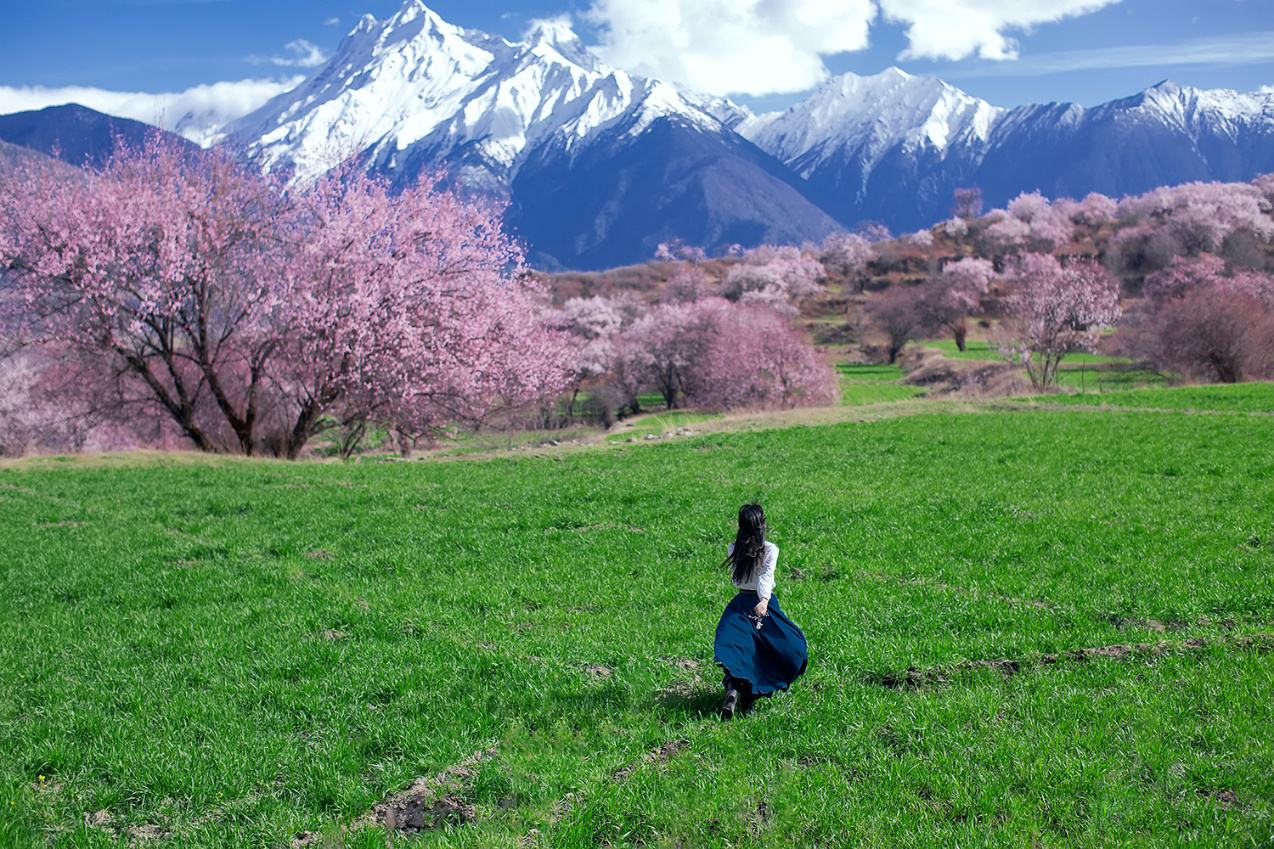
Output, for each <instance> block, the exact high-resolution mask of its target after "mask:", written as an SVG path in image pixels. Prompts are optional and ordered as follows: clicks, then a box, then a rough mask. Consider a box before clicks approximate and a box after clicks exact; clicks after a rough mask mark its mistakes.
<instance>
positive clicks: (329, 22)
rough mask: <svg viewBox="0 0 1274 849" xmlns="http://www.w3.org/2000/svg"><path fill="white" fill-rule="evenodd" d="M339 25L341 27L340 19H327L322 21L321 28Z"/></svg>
mask: <svg viewBox="0 0 1274 849" xmlns="http://www.w3.org/2000/svg"><path fill="white" fill-rule="evenodd" d="M340 25H341V19H340V18H335V17H333V18H328V19H327V20H326V21H323V26H325V27H338V26H340Z"/></svg>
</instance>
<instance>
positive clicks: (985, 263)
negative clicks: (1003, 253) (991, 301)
mask: <svg viewBox="0 0 1274 849" xmlns="http://www.w3.org/2000/svg"><path fill="white" fill-rule="evenodd" d="M994 278H995V266H994V265H992V263H991V261H990V260H988V259H981V258H979V257H965V258H964V259H958V260H956V261H955V262H948V263H947V264H946V265H945V266H943V268H942V274H941V275H940V276H938V277H937V278H935V279H934V280H933V281H931V282H930V283H929V284H928V285H927V286H926V287H925V290H924V292H923V293H922V295H921V298H920V309H921V312H922V314H923V318H924V322H925V324H926V325H928V326H930V327H933V328H937V329H942V330H946V331H948V332H950V333H951V336H952V338H953V339H954V340H955V343H956V347H957V348H958V349H959V350H961V351H963V350H965V340H966V339H967V337H968V335H969V322H968V320H969V316H972V315H977V314H978V313H979V312H981V311H982V296H983V295H985V294H986V293H987V291H988V289H989V288H990V286H991V281H992V280H993V279H994Z"/></svg>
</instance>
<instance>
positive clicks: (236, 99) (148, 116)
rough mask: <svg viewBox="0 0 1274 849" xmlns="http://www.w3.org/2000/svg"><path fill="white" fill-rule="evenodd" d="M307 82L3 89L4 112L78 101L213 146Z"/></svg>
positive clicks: (296, 79) (0, 97) (0, 95)
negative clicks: (167, 88)
mask: <svg viewBox="0 0 1274 849" xmlns="http://www.w3.org/2000/svg"><path fill="white" fill-rule="evenodd" d="M302 79H304V78H303V77H294V78H292V79H290V80H283V81H275V80H240V81H238V82H220V83H212V84H211V85H198V86H195V87H194V88H189V89H186V90H185V91H180V92H172V93H166V94H150V93H146V92H127V91H108V90H106V89H100V88H90V87H87V86H68V87H65V88H44V87H40V86H34V87H14V86H0V114H8V113H10V112H25V111H28V110H33V109H43V108H45V107H46V106H60V105H62V104H65V103H78V104H80V105H81V106H87V107H88V108H90V109H95V110H97V111H98V112H105V113H106V114H107V115H115V116H117V117H120V118H132V119H133V120H134V121H142V122H145V123H147V124H154V125H155V126H159V127H163V128H164V129H167V130H173V131H175V132H178V133H181V134H182V135H183V136H185V137H186V138H188V139H190V140H191V141H194V142H197V143H199V144H208V143H209V142H210V141H212V139H213V138H214V137H215V135H216V131H217V130H219V129H220V128H221V127H222V126H224V125H225V124H227V123H229V122H230V121H233V120H234V119H236V118H240V117H242V116H244V115H247V114H248V113H249V112H252V111H253V110H255V109H256V108H258V107H259V106H261V105H263V104H264V103H265V102H266V101H267V100H269V99H270V98H272V97H274V96H275V95H278V94H282V93H283V92H285V91H288V90H290V89H293V88H295V87H296V86H297V85H298V84H299V83H300V82H301V80H302Z"/></svg>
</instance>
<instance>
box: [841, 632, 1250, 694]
mask: <svg viewBox="0 0 1274 849" xmlns="http://www.w3.org/2000/svg"><path fill="white" fill-rule="evenodd" d="M1212 646H1226V647H1228V648H1231V649H1233V650H1235V651H1256V652H1258V653H1260V654H1264V653H1265V652H1267V651H1270V650H1271V649H1274V634H1253V635H1251V636H1243V637H1229V636H1223V637H1211V638H1209V637H1194V638H1191V639H1189V640H1183V641H1180V642H1174V641H1171V640H1162V641H1160V642H1157V643H1119V644H1116V645H1109V646H1093V647H1090V648H1080V649H1069V650H1067V651H1062V652H1047V653H1042V654H1033V655H1028V656H1027V657H1024V658H1022V659H1020V660H1014V659H1010V658H999V659H994V660H966V661H961V662H960V663H955V664H951V665H949V666H931V667H927V668H918V667H915V666H911V667H908V668H907V669H905V670H903V671H901V672H886V673H883V674H881V673H869V674H867V675H865V676H863V680H864V681H865V682H866V683H869V684H876V685H878V686H881V687H888V688H889V689H894V690H914V689H919V688H922V687H935V686H940V685H943V684H949V683H950V682H951V676H952V675H954V674H956V673H958V672H961V671H964V670H968V669H995V670H998V671H999V672H1001V673H1002V674H1003V675H1004V676H1005V677H1012V676H1013V675H1016V674H1017V673H1018V672H1021V671H1022V670H1024V669H1026V668H1029V667H1031V666H1045V665H1049V664H1054V663H1063V662H1066V661H1070V662H1084V661H1087V660H1091V659H1093V658H1107V659H1110V660H1128V659H1132V658H1137V657H1161V656H1163V655H1166V654H1169V653H1171V652H1192V651H1203V650H1205V649H1207V648H1209V647H1212Z"/></svg>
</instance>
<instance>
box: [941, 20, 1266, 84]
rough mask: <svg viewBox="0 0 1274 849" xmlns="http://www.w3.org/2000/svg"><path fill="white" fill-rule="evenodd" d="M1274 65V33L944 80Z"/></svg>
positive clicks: (1024, 63) (963, 73)
mask: <svg viewBox="0 0 1274 849" xmlns="http://www.w3.org/2000/svg"><path fill="white" fill-rule="evenodd" d="M1261 62H1274V30H1267V31H1263V32H1251V33H1243V34H1239V35H1228V36H1220V37H1214V38H1201V39H1194V40H1191V41H1183V42H1180V43H1178V44H1137V45H1129V46H1127V47H1099V48H1089V49H1083V50H1059V51H1056V52H1053V53H1037V54H1035V55H1026V56H1022V57H1021V58H1019V59H1018V60H1017V61H1016V62H1011V63H1007V64H1005V63H998V62H997V63H991V62H987V63H977V64H971V65H968V66H953V67H952V69H951V70H950V71H944V72H943V76H949V77H952V78H961V77H995V76H1002V75H1004V74H1013V75H1027V76H1041V75H1044V74H1058V73H1065V72H1068V71H1093V70H1109V69H1113V68H1148V67H1159V66H1166V65H1248V64H1256V63H1261Z"/></svg>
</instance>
